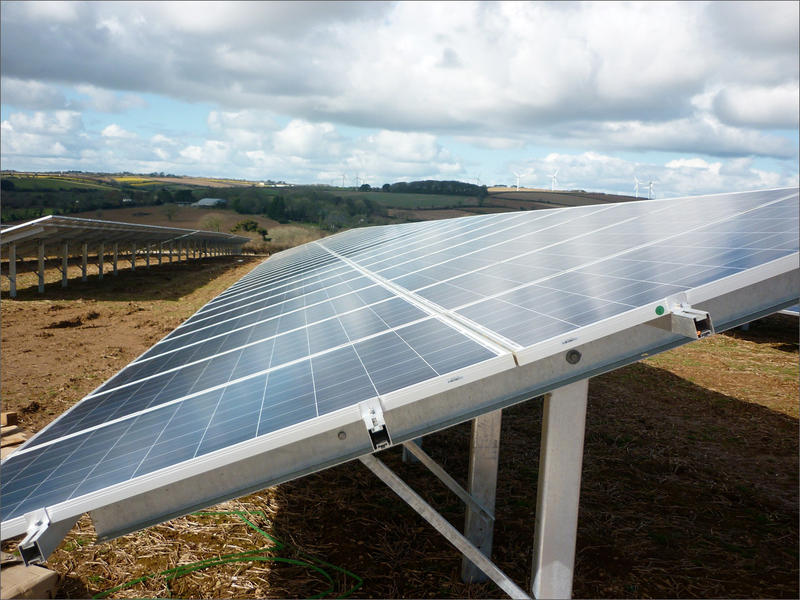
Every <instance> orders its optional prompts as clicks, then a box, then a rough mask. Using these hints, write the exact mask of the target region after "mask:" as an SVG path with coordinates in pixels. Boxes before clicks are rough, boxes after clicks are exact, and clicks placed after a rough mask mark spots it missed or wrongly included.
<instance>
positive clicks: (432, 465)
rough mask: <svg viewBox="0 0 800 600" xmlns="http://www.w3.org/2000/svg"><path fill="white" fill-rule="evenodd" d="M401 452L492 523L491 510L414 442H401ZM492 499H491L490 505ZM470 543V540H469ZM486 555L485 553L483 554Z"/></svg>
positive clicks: (492, 515)
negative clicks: (419, 464) (425, 468)
mask: <svg viewBox="0 0 800 600" xmlns="http://www.w3.org/2000/svg"><path fill="white" fill-rule="evenodd" d="M403 450H407V451H408V453H409V454H411V455H412V456H414V458H415V459H416V461H415V462H418V463H422V464H423V465H425V466H426V467H427V468H428V470H429V471H430V472H431V473H433V474H434V475H436V477H438V478H439V480H440V481H441V482H442V483H443V484H444V485H445V486H446V487H447V488H448V489H449V490H450V491H451V492H453V493H454V494H455V495H456V496H458V497H459V498H460V499H461V500H462V501H463V502H464V503H465V504H466V505H467V507H468V508H471V509H472V510H473V511H474V512H475V513H476V514H478V515H480V516H481V517H482V518H483V519H485V520H487V521H490V522H493V521H494V514H493V508H487V507H485V506H484V505H482V504H481V503H480V501H479V500H478V499H477V498H475V497H474V496H473V495H471V494H470V493H469V492H468V491H467V490H465V489H464V488H463V487H461V486H460V485H459V484H458V482H457V481H456V480H455V479H453V478H452V477H451V476H450V475H449V474H448V473H447V471H445V470H444V469H443V468H442V466H441V465H440V464H439V463H437V462H436V461H435V460H433V458H431V457H430V456H429V455H428V454H427V453H426V452H425V451H424V450H423V449H422V448H420V447H419V446H418V445H417V443H416V440H414V441H410V442H403ZM493 503H494V499H492V504H493ZM470 541H472V540H470ZM484 554H487V556H488V553H487V552H484Z"/></svg>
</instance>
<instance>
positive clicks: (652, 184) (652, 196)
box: [647, 179, 658, 200]
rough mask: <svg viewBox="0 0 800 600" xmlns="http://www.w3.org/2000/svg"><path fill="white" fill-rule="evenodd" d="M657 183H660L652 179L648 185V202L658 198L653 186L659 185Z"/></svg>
mask: <svg viewBox="0 0 800 600" xmlns="http://www.w3.org/2000/svg"><path fill="white" fill-rule="evenodd" d="M657 183H658V181H653V180H652V179H651V180H650V181H649V182H648V183H647V187H648V194H647V199H648V200H652V199H653V198H655V197H656V195H655V193H654V192H653V186H654V185H655V184H657Z"/></svg>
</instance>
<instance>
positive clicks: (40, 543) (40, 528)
mask: <svg viewBox="0 0 800 600" xmlns="http://www.w3.org/2000/svg"><path fill="white" fill-rule="evenodd" d="M77 522H78V519H77V518H76V519H72V520H69V519H68V520H66V521H60V522H57V523H53V522H51V520H50V515H49V514H48V512H47V509H46V508H41V509H39V510H36V511H34V512H32V513H31V514H30V515H28V529H27V531H26V532H25V534H26V535H25V538H24V539H23V540H22V541H21V542H20V544H19V553H20V556H21V557H22V560H23V562H24V563H25V564H26V565H29V564H33V563H42V562H44V560H45V558H47V557H48V556H50V554H52V553H53V551H54V550H55V549H56V548H58V546H59V544H61V542H62V541H63V540H64V538H65V537H66V535H67V534H68V533H69V530H70V529H72V527H73V526H74V525H75V523H77Z"/></svg>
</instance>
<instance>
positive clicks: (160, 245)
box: [158, 242, 164, 264]
mask: <svg viewBox="0 0 800 600" xmlns="http://www.w3.org/2000/svg"><path fill="white" fill-rule="evenodd" d="M163 254H164V242H158V264H161V260H162V258H163V257H162V255H163Z"/></svg>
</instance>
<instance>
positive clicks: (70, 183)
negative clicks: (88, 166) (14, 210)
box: [3, 175, 115, 191]
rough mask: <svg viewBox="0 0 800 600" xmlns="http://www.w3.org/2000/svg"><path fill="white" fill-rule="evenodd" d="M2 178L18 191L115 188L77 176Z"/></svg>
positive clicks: (11, 176)
mask: <svg viewBox="0 0 800 600" xmlns="http://www.w3.org/2000/svg"><path fill="white" fill-rule="evenodd" d="M3 179H8V180H9V181H11V182H12V183H13V184H14V189H15V190H18V191H52V190H67V189H75V188H90V189H93V190H113V189H115V188H114V187H113V186H111V185H109V184H107V183H103V182H100V181H91V180H88V179H81V178H77V177H58V176H52V177H24V176H14V175H4V176H3Z"/></svg>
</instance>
